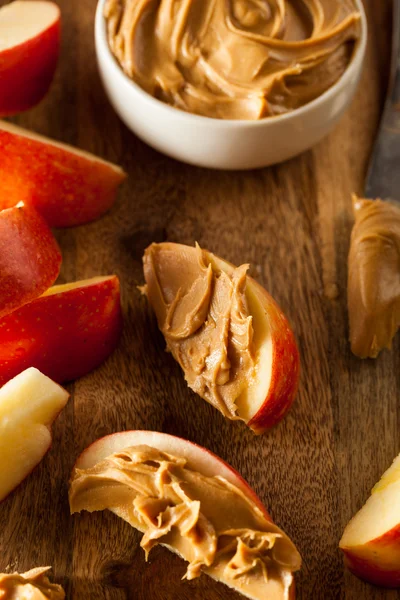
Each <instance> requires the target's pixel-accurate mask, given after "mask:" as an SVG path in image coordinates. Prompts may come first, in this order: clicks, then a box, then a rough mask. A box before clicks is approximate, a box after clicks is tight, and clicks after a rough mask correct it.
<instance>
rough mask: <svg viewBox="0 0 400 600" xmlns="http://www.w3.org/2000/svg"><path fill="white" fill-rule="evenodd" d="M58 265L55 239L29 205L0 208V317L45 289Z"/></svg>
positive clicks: (56, 275) (59, 262) (58, 254)
mask: <svg viewBox="0 0 400 600" xmlns="http://www.w3.org/2000/svg"><path fill="white" fill-rule="evenodd" d="M0 160H1V158H0ZM0 182H1V178H0ZM0 185H1V183H0ZM60 266H61V253H60V249H59V247H58V245H57V242H56V240H55V239H54V236H53V234H52V233H51V231H50V229H49V228H48V226H47V224H46V223H45V221H44V220H43V218H42V217H41V216H40V215H39V214H38V213H37V212H36V211H35V210H34V209H33V208H31V207H30V206H27V205H24V204H23V203H22V202H20V203H19V204H17V205H16V206H14V207H13V208H10V209H6V210H2V211H1V210H0V318H1V317H3V316H4V315H5V314H7V313H9V312H11V311H13V310H15V309H17V308H19V307H20V306H22V305H24V304H27V303H28V302H30V301H31V300H33V299H34V298H36V297H37V296H40V294H42V293H43V292H44V291H45V290H47V288H49V287H50V286H51V285H52V284H53V283H54V281H55V280H56V279H57V277H58V274H59V271H60Z"/></svg>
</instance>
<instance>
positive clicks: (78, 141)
mask: <svg viewBox="0 0 400 600" xmlns="http://www.w3.org/2000/svg"><path fill="white" fill-rule="evenodd" d="M1 3H3V4H4V2H0V4H1ZM58 4H59V5H60V7H61V9H62V13H63V48H62V56H61V61H60V65H59V68H58V71H57V76H56V79H55V82H54V84H53V86H52V89H51V91H50V93H49V95H48V96H47V98H46V99H45V100H44V101H43V102H42V104H41V105H40V106H39V107H37V108H36V109H35V110H32V111H30V112H29V113H27V114H25V115H23V116H20V117H19V118H17V119H16V121H17V122H18V123H20V124H22V125H24V126H26V127H29V128H31V129H35V130H37V131H39V132H41V133H43V134H46V135H49V136H52V137H54V138H56V139H60V140H63V141H65V142H68V143H71V144H74V145H77V146H79V147H81V148H84V149H86V150H89V151H92V152H95V153H98V154H99V155H101V156H103V157H105V158H107V159H109V160H112V161H115V162H117V163H121V164H122V165H123V167H124V168H125V169H126V170H127V172H128V174H129V180H128V181H127V183H126V184H124V186H123V189H122V191H121V194H120V196H119V200H118V202H117V204H116V206H115V207H114V209H113V210H112V211H111V213H110V214H108V215H107V216H106V217H105V218H103V219H102V220H100V221H98V222H97V223H94V224H91V225H88V226H85V227H80V228H76V229H71V230H64V231H59V232H57V238H58V240H59V242H60V244H61V247H62V251H63V256H64V263H63V268H62V276H61V281H73V280H76V279H83V278H87V277H92V276H95V275H99V274H110V273H117V274H118V275H119V277H120V278H121V282H122V292H123V308H124V314H125V329H124V334H123V339H122V343H121V345H120V347H119V349H118V350H117V351H116V352H115V353H114V355H113V356H112V357H111V358H110V359H109V360H108V361H107V363H106V364H104V366H103V367H101V368H100V369H98V370H97V371H96V372H94V373H92V374H90V375H89V376H87V377H85V378H83V379H81V380H79V381H77V382H75V383H74V384H72V385H70V386H69V390H70V391H71V400H70V402H69V404H68V406H67V407H66V409H65V410H64V411H63V413H62V415H61V416H60V417H59V419H58V420H57V423H56V426H55V430H54V434H55V435H54V443H53V447H52V450H51V451H50V453H49V454H48V455H47V456H46V458H45V459H44V461H43V462H42V464H41V465H40V466H39V468H38V469H36V470H35V472H34V473H33V474H32V475H31V476H30V477H29V478H28V479H26V480H25V482H24V483H23V484H22V485H21V486H20V487H19V489H18V490H17V491H15V492H14V493H13V494H12V495H11V496H10V497H9V498H8V499H7V500H6V501H5V502H4V503H3V504H2V505H1V508H0V571H1V570H4V569H6V568H8V569H18V570H19V571H23V570H26V569H28V568H30V567H33V566H39V565H53V567H54V574H55V578H56V580H57V581H60V582H62V583H63V584H64V586H65V588H66V591H67V598H69V599H71V600H90V599H93V600H94V599H96V600H97V599H102V598H104V599H109V600H111V599H112V600H119V599H121V600H122V599H124V598H127V599H135V600H175V599H177V600H186V599H190V600H200V599H204V600H205V599H207V600H217V599H218V600H228V599H231V598H232V600H233V599H234V598H237V597H238V596H237V595H236V594H235V593H233V592H231V591H229V590H228V589H227V588H225V587H224V586H222V585H221V584H217V583H214V582H212V581H211V580H210V579H208V578H207V577H206V576H202V577H201V578H200V579H199V580H197V581H193V582H189V583H188V582H181V581H180V579H181V577H182V575H183V574H184V571H185V565H184V563H183V561H180V559H178V558H177V557H175V556H173V555H172V554H170V553H169V552H168V551H167V550H164V549H161V548H156V549H155V550H154V551H153V552H152V553H151V555H150V561H149V563H148V564H146V563H145V560H144V553H143V551H142V550H141V549H140V547H139V541H140V536H139V534H138V533H136V532H135V531H134V530H133V529H131V528H130V527H129V526H128V525H127V524H126V523H124V522H123V521H121V520H118V519H117V518H116V517H115V516H113V515H112V514H111V513H106V512H105V513H96V514H93V515H89V514H83V516H81V517H77V516H75V517H70V515H69V510H68V500H67V481H68V477H69V474H70V471H71V468H72V465H73V463H74V461H75V459H76V457H77V456H78V454H79V453H80V451H81V450H82V449H83V448H85V447H86V446H87V445H88V444H89V443H90V442H92V441H93V440H95V439H97V438H98V437H100V436H103V435H105V434H107V433H111V432H115V431H119V430H123V429H136V428H138V429H153V430H157V431H164V432H167V433H172V434H177V435H179V436H182V437H185V438H188V439H189V440H193V441H195V442H197V443H199V444H201V445H204V446H206V447H207V448H209V449H211V450H213V451H214V452H215V453H217V454H219V455H220V456H221V457H223V458H224V459H226V460H227V461H228V462H230V463H231V464H232V465H233V466H234V467H235V468H236V469H238V470H239V471H240V472H241V473H242V475H243V476H244V477H245V478H246V479H247V480H248V481H249V482H250V484H251V485H252V486H253V487H254V488H255V490H256V491H257V492H258V494H259V495H260V497H261V498H262V500H263V501H265V503H266V505H267V507H268V508H269V510H270V512H271V513H272V515H273V517H274V519H275V520H276V522H277V523H278V524H279V525H280V526H282V527H283V528H284V529H285V531H286V532H287V533H288V534H289V535H290V536H291V537H292V538H293V540H294V541H295V543H296V544H297V546H298V548H299V550H300V552H301V554H302V556H303V568H302V571H301V572H300V574H299V575H298V577H297V582H298V598H299V599H300V600H305V599H307V600H311V599H312V600H319V599H321V600H328V599H338V598H346V599H348V600H350V599H351V600H372V599H382V600H383V599H385V600H393V599H394V598H397V597H398V593H397V592H396V591H384V590H379V589H377V588H374V587H371V586H369V585H367V584H364V583H362V582H360V581H359V580H357V579H356V578H355V577H353V576H352V575H350V574H349V573H348V572H346V571H345V570H344V568H343V565H342V559H341V556H340V553H339V551H338V542H339V539H340V537H341V533H342V531H343V528H344V526H345V525H346V523H347V522H348V520H349V519H350V517H351V516H352V515H353V514H354V513H355V512H356V511H357V510H358V509H359V508H360V507H361V506H362V504H363V503H364V502H365V500H366V499H367V497H368V495H369V492H370V489H371V488H372V486H373V485H374V483H375V482H376V481H377V480H378V479H379V477H380V476H381V474H382V472H383V471H384V470H385V469H386V468H387V467H388V466H389V464H390V463H391V461H392V460H393V458H394V457H395V455H397V453H398V452H399V450H400V443H399V428H400V420H399V417H400V411H399V409H398V400H399V396H400V352H399V350H400V345H399V338H397V341H396V343H395V345H394V348H393V351H392V353H389V352H383V353H382V355H381V356H380V357H379V359H378V360H376V361H360V360H358V359H356V358H355V357H353V356H352V355H351V353H350V350H349V345H348V343H347V337H348V325H347V312H346V274H347V269H346V257H347V252H348V245H349V234H350V230H351V226H352V213H351V201H350V194H351V192H353V191H361V190H362V186H363V180H364V177H365V172H366V167H367V162H368V156H369V153H370V150H371V145H372V142H373V139H374V136H375V134H376V130H377V124H378V120H379V115H380V111H381V109H382V103H383V99H384V90H385V86H386V84H387V75H388V58H389V44H390V8H391V7H390V2H387V1H385V0H381V1H380V2H377V1H376V0H366V8H367V11H368V17H369V23H370V43H369V50H368V57H367V62H366V68H365V71H364V76H363V79H362V83H361V85H360V88H359V91H358V94H357V97H356V99H355V101H354V103H353V105H352V108H351V110H350V111H349V112H348V113H347V115H346V116H345V118H344V119H343V121H342V122H341V124H340V125H339V126H338V127H337V128H336V130H335V131H334V132H333V133H332V134H331V135H330V136H329V137H328V138H327V139H326V140H324V141H323V142H322V143H321V144H319V145H318V146H317V147H316V148H314V149H313V150H312V151H310V152H307V153H306V154H304V155H302V156H300V157H299V158H296V159H294V160H291V161H290V162H288V163H286V164H282V165H279V166H276V167H273V168H270V169H264V170H259V171H254V172H248V173H224V172H213V171H207V170H202V169H197V168H194V167H190V166H186V165H184V164H180V163H178V162H175V161H173V160H171V159H168V158H166V157H164V156H162V155H160V154H158V153H157V152H155V151H153V150H152V149H150V148H149V147H147V146H146V145H144V144H143V143H142V142H140V141H139V140H137V139H136V138H135V136H134V135H133V134H132V133H130V132H129V131H128V130H127V129H126V128H125V127H124V126H123V125H122V124H121V123H120V121H119V120H118V118H117V117H116V115H115V114H114V112H113V110H112V109H111V107H110V106H109V104H108V102H107V100H106V97H105V94H104V92H103V90H102V87H101V84H100V81H99V76H98V74H97V70H96V64H95V56H94V48H93V17H94V11H95V4H96V3H95V0H59V2H58ZM162 240H171V241H176V242H182V243H187V244H193V243H194V242H195V241H196V240H197V241H198V242H199V243H200V244H201V245H202V246H203V247H205V248H208V249H210V250H212V251H213V252H215V253H217V254H219V255H221V256H223V257H225V258H226V259H228V260H230V261H232V262H234V263H236V264H240V263H243V262H250V263H251V264H252V266H253V267H252V272H253V274H255V275H256V276H257V277H258V279H259V281H260V282H261V283H262V284H263V285H265V287H266V288H267V289H268V290H269V291H270V292H271V294H272V295H273V296H274V297H275V298H276V299H277V301H278V302H279V303H280V305H281V306H282V308H283V309H284V311H285V312H286V314H287V315H288V317H289V320H290V321H291V323H292V324H293V327H294V331H295V334H296V336H297V339H298V343H299V347H300V351H301V359H302V377H301V385H300V391H299V394H298V398H297V401H296V402H295V405H294V407H293V409H292V410H291V412H290V413H289V415H288V416H287V418H286V419H285V420H284V422H283V423H281V424H280V425H279V426H278V427H276V428H275V429H274V430H272V431H271V432H269V433H267V434H265V435H264V436H262V437H255V436H254V435H253V434H252V433H251V432H250V431H249V430H247V428H246V427H245V426H244V425H241V424H235V423H231V422H227V421H225V420H224V418H223V417H222V416H221V415H220V414H219V413H218V412H217V411H215V410H214V409H213V408H212V407H211V406H209V405H207V404H206V403H205V402H203V401H202V400H201V399H200V398H198V397H196V396H195V395H194V394H193V393H191V392H190V391H189V390H188V388H187V386H186V384H185V382H184V380H183V377H182V375H181V372H180V369H179V367H178V366H177V365H176V364H175V363H174V361H173V359H172V358H171V357H170V356H168V355H167V354H166V353H165V352H164V351H163V349H164V342H163V339H162V336H161V335H160V333H159V332H158V330H157V326H156V322H155V319H154V317H153V315H152V314H151V311H150V310H149V308H148V306H147V304H146V301H145V300H144V299H143V298H141V297H140V294H139V292H138V291H137V289H136V286H137V285H139V284H140V283H142V281H143V277H142V268H141V258H142V254H143V250H144V248H145V247H146V246H147V245H148V244H149V243H150V242H152V241H162ZM332 285H337V287H338V291H339V296H338V298H337V299H336V300H329V299H328V298H327V296H326V293H325V292H326V290H328V289H329V288H330V287H331V286H332Z"/></svg>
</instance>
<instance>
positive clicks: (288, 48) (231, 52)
mask: <svg viewBox="0 0 400 600" xmlns="http://www.w3.org/2000/svg"><path fill="white" fill-rule="evenodd" d="M104 14H105V19H106V22H107V31H108V41H109V46H110V48H111V51H112V52H113V54H114V56H115V57H116V59H117V60H118V62H119V63H120V65H121V67H122V68H123V70H124V71H125V73H126V74H127V75H128V76H129V77H131V78H132V79H133V80H134V81H136V82H137V83H138V84H139V85H140V86H141V87H142V88H143V89H144V90H145V91H147V92H148V93H149V94H151V95H152V96H155V97H156V98H158V99H160V100H162V101H163V102H166V103H167V104H170V105H172V106H175V107H176V108H179V109H182V110H184V111H188V112H191V113H196V114H199V115H204V116H208V117H214V118H218V119H250V120H256V119H262V118H264V117H269V116H272V115H279V114H282V113H286V112H288V111H291V110H294V109H296V108H298V107H300V106H303V105H304V104H307V103H308V102H310V101H311V100H314V99H315V98H317V97H318V96H320V95H321V94H322V93H323V92H325V91H326V90H327V89H328V88H330V87H331V86H332V85H333V84H334V83H335V82H336V81H337V80H338V79H339V78H340V77H341V76H342V74H343V73H344V71H345V70H346V68H347V66H348V64H349V62H350V60H351V57H352V54H353V51H354V46H355V43H356V41H357V39H358V38H359V35H360V25H359V19H360V15H359V13H358V12H357V10H356V3H355V0H108V1H107V2H106V5H105V13H104Z"/></svg>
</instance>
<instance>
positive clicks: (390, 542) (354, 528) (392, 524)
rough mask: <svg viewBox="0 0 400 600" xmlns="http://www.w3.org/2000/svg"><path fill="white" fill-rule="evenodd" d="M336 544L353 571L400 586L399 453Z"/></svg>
mask: <svg viewBox="0 0 400 600" xmlns="http://www.w3.org/2000/svg"><path fill="white" fill-rule="evenodd" d="M339 546H340V549H341V550H342V552H343V554H344V557H345V563H346V565H347V566H348V568H349V569H350V570H351V571H352V572H353V573H354V575H356V576H357V577H360V578H361V579H364V580H366V581H369V582H370V583H373V584H375V585H379V586H384V587H392V588H396V587H400V455H399V456H398V457H397V458H396V459H395V461H394V462H393V464H392V466H391V467H389V469H388V470H387V471H386V472H385V473H384V474H383V476H382V477H381V479H380V481H379V483H377V484H376V486H375V487H374V488H373V490H372V493H371V496H370V497H369V498H368V500H367V502H366V503H365V505H364V506H363V507H362V508H361V510H360V511H359V512H358V513H357V514H356V515H355V516H354V517H353V519H352V520H351V521H350V522H349V524H348V525H347V527H346V529H345V531H344V533H343V537H342V539H341V540H340V544H339Z"/></svg>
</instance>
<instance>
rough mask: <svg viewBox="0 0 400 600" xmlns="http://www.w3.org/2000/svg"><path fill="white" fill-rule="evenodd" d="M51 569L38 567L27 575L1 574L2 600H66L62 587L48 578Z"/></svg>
mask: <svg viewBox="0 0 400 600" xmlns="http://www.w3.org/2000/svg"><path fill="white" fill-rule="evenodd" d="M50 569H51V567H38V568H36V569H31V570H30V571H27V572H26V573H22V575H20V574H19V573H9V574H7V573H1V574H0V598H1V600H64V598H65V593H64V590H63V589H62V587H61V585H57V584H56V583H50V581H49V578H48V577H47V573H48V571H49V570H50Z"/></svg>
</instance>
